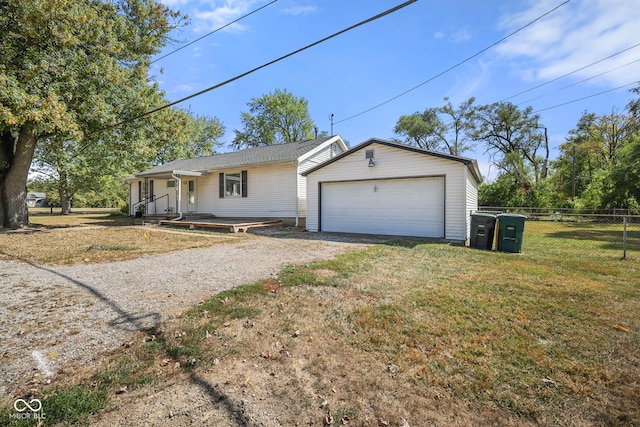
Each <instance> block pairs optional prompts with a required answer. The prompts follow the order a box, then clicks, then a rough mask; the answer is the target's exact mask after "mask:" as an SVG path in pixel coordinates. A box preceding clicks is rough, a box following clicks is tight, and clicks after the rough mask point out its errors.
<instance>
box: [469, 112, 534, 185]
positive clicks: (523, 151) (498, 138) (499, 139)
mask: <svg viewBox="0 0 640 427" xmlns="http://www.w3.org/2000/svg"><path fill="white" fill-rule="evenodd" d="M473 119H474V122H473V125H472V130H471V136H472V138H473V139H475V140H477V141H481V142H483V143H484V147H485V153H488V154H489V155H490V157H491V159H492V162H493V164H494V165H496V166H497V167H498V168H500V169H501V170H503V171H508V170H509V169H510V168H512V167H513V166H514V165H515V164H516V163H514V156H515V157H519V158H520V159H521V160H522V163H521V164H522V166H523V167H524V166H528V167H531V168H532V169H533V171H534V181H535V182H537V181H538V179H539V178H540V171H541V170H542V169H543V168H542V166H543V164H544V162H545V159H542V158H540V157H539V156H538V150H540V148H541V147H542V144H543V142H544V137H543V134H542V133H541V131H540V129H543V127H542V126H540V123H539V119H540V117H539V116H538V115H537V114H533V109H532V108H531V107H527V108H525V109H524V110H521V109H519V108H518V107H517V106H516V105H514V104H512V103H510V102H496V103H494V104H490V105H483V106H481V107H478V108H477V109H476V113H475V114H474V118H473ZM520 173H521V174H525V173H526V172H525V171H524V170H522V171H520Z"/></svg>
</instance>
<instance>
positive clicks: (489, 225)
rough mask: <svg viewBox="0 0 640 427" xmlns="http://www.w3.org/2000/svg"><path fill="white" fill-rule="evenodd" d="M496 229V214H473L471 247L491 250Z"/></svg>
mask: <svg viewBox="0 0 640 427" xmlns="http://www.w3.org/2000/svg"><path fill="white" fill-rule="evenodd" d="M495 231H496V216H495V215H491V214H483V213H474V214H471V238H470V239H469V247H472V248H476V249H488V250H491V249H492V246H493V235H494V234H495Z"/></svg>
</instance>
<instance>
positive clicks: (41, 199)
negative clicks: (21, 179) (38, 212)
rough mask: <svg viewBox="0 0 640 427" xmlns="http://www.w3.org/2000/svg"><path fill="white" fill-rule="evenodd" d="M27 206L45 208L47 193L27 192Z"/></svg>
mask: <svg viewBox="0 0 640 427" xmlns="http://www.w3.org/2000/svg"><path fill="white" fill-rule="evenodd" d="M27 206H29V207H30V208H43V207H45V206H47V195H46V193H27Z"/></svg>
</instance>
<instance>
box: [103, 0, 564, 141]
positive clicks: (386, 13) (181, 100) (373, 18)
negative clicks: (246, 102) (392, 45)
mask: <svg viewBox="0 0 640 427" xmlns="http://www.w3.org/2000/svg"><path fill="white" fill-rule="evenodd" d="M417 1H418V0H408V1H406V2H404V3H402V4H400V5H398V6H396V7H393V8H391V9H389V10H387V11H385V12H382V13H379V14H378V15H375V16H373V17H371V18H368V19H365V20H364V21H360V22H358V23H357V24H354V25H352V26H350V27H348V28H345V29H344V30H340V31H338V32H337V33H333V34H331V35H330V36H327V37H325V38H323V39H320V40H318V41H316V42H313V43H311V44H308V45H306V46H305V47H302V48H300V49H297V50H295V51H293V52H290V53H288V54H286V55H283V56H281V57H279V58H277V59H274V60H273V61H269V62H267V63H265V64H262V65H260V66H259V67H256V68H253V69H251V70H249V71H247V72H244V73H242V74H238V75H237V76H235V77H232V78H230V79H228V80H225V81H223V82H222V83H218V84H216V85H213V86H210V87H208V88H206V89H203V90H201V91H199V92H196V93H194V94H192V95H189V96H186V97H184V98H181V99H179V100H177V101H173V102H170V103H168V104H165V105H162V106H161V107H158V108H154V109H153V110H149V111H147V112H146V113H142V114H140V115H138V116H135V117H131V118H128V119H126V120H123V121H121V122H118V123H115V124H112V125H109V126H106V127H104V128H102V129H99V130H97V131H95V132H92V133H91V134H94V133H97V132H102V131H105V130H108V129H113V128H115V127H118V126H122V125H124V124H126V123H130V122H133V121H136V120H139V119H141V118H143V117H146V116H149V115H151V114H153V113H157V112H158V111H161V110H164V109H166V108H169V107H173V106H174V105H176V104H180V103H182V102H184V101H187V100H189V99H192V98H195V97H197V96H200V95H202V94H205V93H207V92H210V91H212V90H214V89H218V88H220V87H222V86H225V85H228V84H229V83H232V82H234V81H236V80H239V79H241V78H243V77H246V76H248V75H249V74H253V73H255V72H256V71H259V70H261V69H263V68H266V67H268V66H270V65H273V64H275V63H276V62H280V61H282V60H283V59H286V58H289V57H290V56H293V55H296V54H298V53H300V52H302V51H305V50H307V49H310V48H312V47H314V46H317V45H319V44H321V43H324V42H326V41H327V40H330V39H332V38H334V37H337V36H339V35H341V34H344V33H346V32H348V31H351V30H353V29H355V28H358V27H361V26H363V25H365V24H368V23H370V22H373V21H376V20H378V19H380V18H382V17H385V16H387V15H390V14H392V13H394V12H397V11H398V10H400V9H403V8H405V7H407V6H409V5H410V4H413V3H415V2H417ZM568 1H569V0H567V2H568Z"/></svg>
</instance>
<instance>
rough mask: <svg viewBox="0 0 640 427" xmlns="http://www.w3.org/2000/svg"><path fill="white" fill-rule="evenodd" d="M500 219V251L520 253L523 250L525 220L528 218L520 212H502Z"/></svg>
mask: <svg viewBox="0 0 640 427" xmlns="http://www.w3.org/2000/svg"><path fill="white" fill-rule="evenodd" d="M497 219H498V242H497V246H498V251H500V252H510V253H518V252H521V251H522V238H523V237H524V222H525V220H526V219H527V217H526V216H524V215H519V214H510V213H508V214H500V215H498V217H497Z"/></svg>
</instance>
